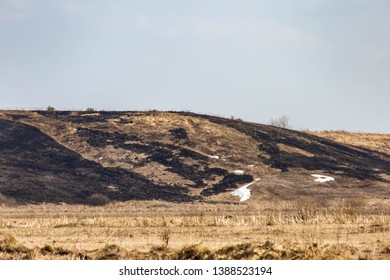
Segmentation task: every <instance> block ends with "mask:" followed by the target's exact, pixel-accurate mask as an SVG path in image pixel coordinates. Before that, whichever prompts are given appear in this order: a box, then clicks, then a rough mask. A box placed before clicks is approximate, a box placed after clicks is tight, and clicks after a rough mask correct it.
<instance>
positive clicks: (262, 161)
mask: <svg viewBox="0 0 390 280" xmlns="http://www.w3.org/2000/svg"><path fill="white" fill-rule="evenodd" d="M0 150H1V152H2V154H3V156H2V158H1V159H0V168H1V174H0V193H1V194H3V195H5V196H7V197H11V198H14V199H16V200H17V201H19V202H25V203H39V202H65V203H85V204H93V203H94V200H93V199H94V196H95V198H96V196H97V197H99V196H104V197H106V198H108V199H109V200H116V201H126V200H134V199H136V200H150V199H160V200H167V201H209V202H224V203H231V202H236V201H237V200H236V199H235V198H232V197H231V196H230V192H231V191H232V190H234V188H236V187H238V186H241V185H242V184H244V183H247V182H251V181H253V180H254V179H255V178H260V179H261V180H260V181H258V182H257V183H256V184H254V185H253V187H251V189H252V194H253V195H252V197H251V199H250V200H248V202H247V203H258V202H260V201H262V200H264V199H267V200H270V199H272V200H279V199H281V200H289V199H295V198H297V197H302V196H311V197H323V198H326V199H332V198H343V197H351V196H355V197H356V196H358V197H366V198H371V199H373V200H388V199H389V198H390V155H389V154H387V153H383V152H379V151H374V150H370V149H368V148H363V147H357V146H350V145H346V144H341V143H338V142H334V141H332V140H329V139H325V138H321V137H318V136H315V135H312V134H307V133H303V132H298V131H293V130H287V129H281V128H276V127H272V126H267V125H261V124H255V123H247V122H243V121H240V120H232V119H226V118H220V117H214V116H207V115H198V114H194V113H188V112H157V111H151V112H89V113H87V112H70V111H58V112H54V113H49V112H46V111H35V112H33V111H1V112H0ZM238 169H239V170H242V171H244V174H236V173H235V172H234V171H235V170H238ZM313 173H319V174H324V175H330V176H332V177H334V178H335V181H332V182H328V183H317V182H314V178H313V177H311V176H310V175H311V174H313Z"/></svg>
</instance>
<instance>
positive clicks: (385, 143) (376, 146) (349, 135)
mask: <svg viewBox="0 0 390 280" xmlns="http://www.w3.org/2000/svg"><path fill="white" fill-rule="evenodd" d="M307 132H308V133H311V134H314V135H317V136H320V137H324V138H328V139H330V140H333V141H336V142H340V143H343V144H348V145H353V146H359V147H364V148H368V149H371V150H374V151H378V152H381V153H384V154H387V155H390V134H376V133H353V132H347V131H307Z"/></svg>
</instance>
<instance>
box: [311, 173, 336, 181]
mask: <svg viewBox="0 0 390 280" xmlns="http://www.w3.org/2000/svg"><path fill="white" fill-rule="evenodd" d="M311 176H313V177H314V178H317V179H315V180H314V181H315V182H320V183H325V182H329V181H334V178H333V177H330V176H325V175H319V174H311Z"/></svg>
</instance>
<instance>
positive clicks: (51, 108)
mask: <svg viewBox="0 0 390 280" xmlns="http://www.w3.org/2000/svg"><path fill="white" fill-rule="evenodd" d="M55 110H56V109H55V108H54V107H53V106H47V108H46V111H48V112H49V113H54V111H55Z"/></svg>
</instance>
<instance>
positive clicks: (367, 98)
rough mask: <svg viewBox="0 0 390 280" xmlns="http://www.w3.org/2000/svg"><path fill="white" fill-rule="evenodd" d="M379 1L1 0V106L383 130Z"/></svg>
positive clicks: (389, 74)
mask: <svg viewBox="0 0 390 280" xmlns="http://www.w3.org/2000/svg"><path fill="white" fill-rule="evenodd" d="M389 15H390V1H388V0H295V1H288V0H275V1H263V0H208V1H205V0H187V1H184V0H164V1H162V0H160V1H159V0H142V1H140V0H137V1H135V0H127V1H125V0H79V1H77V0H72V1H66V0H56V1H51V0H0V109H45V108H46V107H47V106H53V107H55V108H56V109H58V110H60V109H61V110H85V109H86V108H88V107H92V108H94V109H95V110H150V109H157V110H174V111H182V110H186V111H192V112H196V113H205V114H212V115H220V116H224V117H231V116H234V117H236V118H241V119H243V120H246V121H251V122H256V123H265V124H267V123H269V122H270V120H271V119H277V118H279V117H280V116H282V115H285V116H287V117H288V118H289V124H290V126H291V127H292V128H293V129H298V130H302V129H311V130H347V131H352V132H378V133H390V109H389V106H390V36H389V34H390V17H389Z"/></svg>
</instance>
